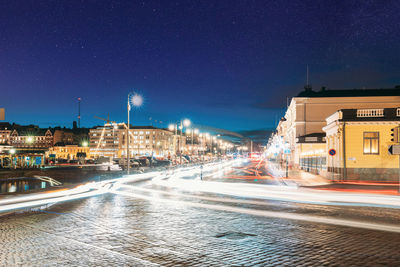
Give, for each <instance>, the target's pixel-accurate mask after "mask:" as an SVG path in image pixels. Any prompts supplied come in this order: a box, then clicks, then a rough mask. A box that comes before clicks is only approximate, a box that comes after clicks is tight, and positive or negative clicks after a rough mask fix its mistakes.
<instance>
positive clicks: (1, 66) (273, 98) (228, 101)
mask: <svg viewBox="0 0 400 267" xmlns="http://www.w3.org/2000/svg"><path fill="white" fill-rule="evenodd" d="M339 3H340V4H339ZM399 14H400V1H381V0H380V1H367V0H363V1H337V0H335V1H327V0H324V1H305V0H299V1H295V0H290V1H245V0H241V1H233V0H229V1H222V0H218V1H165V0H163V1H75V0H70V1H39V0H34V1H28V0H24V1H19V0H12V1H2V4H1V8H0V107H5V108H6V120H7V121H9V122H16V123H20V124H29V123H34V124H39V125H40V126H42V127H48V126H57V125H61V126H64V125H65V126H67V127H71V126H72V121H73V120H76V116H77V98H78V97H81V98H82V108H81V110H82V121H81V123H82V126H86V127H90V126H93V125H101V124H102V121H100V120H97V119H95V118H94V115H97V116H100V117H106V116H107V114H108V113H109V114H110V117H111V119H112V120H115V121H118V122H120V121H124V120H126V97H127V94H128V92H130V91H132V90H135V91H138V92H140V93H141V94H143V96H144V98H145V103H144V105H143V106H142V107H141V108H140V109H137V110H134V111H133V113H132V116H133V119H134V122H133V124H134V125H149V124H150V123H153V125H156V126H164V127H165V126H167V125H168V123H170V122H173V121H177V120H179V119H181V118H190V119H191V120H192V121H193V122H194V123H195V124H198V125H210V126H213V127H218V128H224V129H229V130H234V131H239V130H256V129H272V128H274V127H275V123H276V122H277V120H278V119H279V118H280V117H281V116H282V115H283V114H284V111H285V108H286V98H287V96H289V97H291V96H294V95H296V94H297V93H298V92H299V91H300V90H302V88H303V86H304V84H305V82H306V66H307V65H309V68H310V80H311V84H312V86H313V88H314V89H316V90H318V89H319V88H320V87H321V86H327V87H328V88H374V87H379V88H381V87H394V86H395V85H398V84H400V29H399V25H400V16H399ZM150 117H151V118H152V121H150V120H149V118H150ZM155 120H157V121H160V120H161V121H163V125H160V124H159V123H155Z"/></svg>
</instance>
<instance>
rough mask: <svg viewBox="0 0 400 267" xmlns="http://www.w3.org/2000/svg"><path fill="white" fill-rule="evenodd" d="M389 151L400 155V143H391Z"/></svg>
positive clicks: (391, 153)
mask: <svg viewBox="0 0 400 267" xmlns="http://www.w3.org/2000/svg"><path fill="white" fill-rule="evenodd" d="M388 151H389V154H390V155H400V145H391V146H389V149H388Z"/></svg>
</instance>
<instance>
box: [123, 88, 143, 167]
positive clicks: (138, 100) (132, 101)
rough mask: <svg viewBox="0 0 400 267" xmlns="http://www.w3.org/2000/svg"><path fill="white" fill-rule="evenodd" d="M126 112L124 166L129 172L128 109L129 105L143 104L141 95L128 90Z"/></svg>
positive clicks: (129, 108)
mask: <svg viewBox="0 0 400 267" xmlns="http://www.w3.org/2000/svg"><path fill="white" fill-rule="evenodd" d="M127 104H128V105H127V113H128V125H127V127H126V141H127V142H126V154H127V160H126V168H127V172H128V174H129V165H130V164H129V163H130V155H129V154H130V153H129V146H130V142H129V141H130V140H129V111H130V110H131V105H132V106H134V107H140V106H141V105H142V104H143V97H142V96H141V95H139V94H137V93H134V92H130V93H129V94H128V103H127Z"/></svg>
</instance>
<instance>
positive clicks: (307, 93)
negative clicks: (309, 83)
mask: <svg viewBox="0 0 400 267" xmlns="http://www.w3.org/2000/svg"><path fill="white" fill-rule="evenodd" d="M354 96H359V97H362V96H400V86H396V87H394V88H381V89H326V88H325V87H322V88H321V90H320V91H313V90H312V89H311V87H306V88H305V90H303V91H302V92H300V93H299V94H298V95H297V97H354Z"/></svg>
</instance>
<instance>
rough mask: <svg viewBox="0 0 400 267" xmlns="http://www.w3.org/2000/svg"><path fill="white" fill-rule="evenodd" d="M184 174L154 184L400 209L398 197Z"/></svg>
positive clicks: (313, 202) (204, 190)
mask: <svg viewBox="0 0 400 267" xmlns="http://www.w3.org/2000/svg"><path fill="white" fill-rule="evenodd" d="M180 175H181V174H175V177H174V179H168V180H165V179H164V180H160V179H153V180H152V183H153V184H154V185H158V186H163V187H172V188H178V189H180V190H183V191H187V192H203V193H214V194H223V195H231V196H236V197H247V198H258V199H269V200H276V201H290V202H297V203H305V204H318V205H335V206H371V207H382V208H400V198H399V197H398V196H386V195H376V194H354V193H339V192H328V191H317V190H309V189H302V188H295V187H288V186H284V187H283V186H273V185H259V184H245V183H224V182H211V181H198V180H188V179H182V178H183V177H184V176H180Z"/></svg>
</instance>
